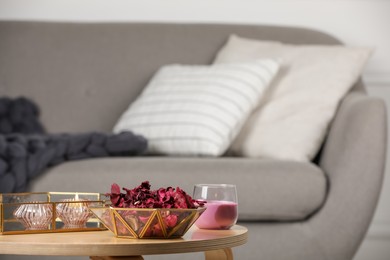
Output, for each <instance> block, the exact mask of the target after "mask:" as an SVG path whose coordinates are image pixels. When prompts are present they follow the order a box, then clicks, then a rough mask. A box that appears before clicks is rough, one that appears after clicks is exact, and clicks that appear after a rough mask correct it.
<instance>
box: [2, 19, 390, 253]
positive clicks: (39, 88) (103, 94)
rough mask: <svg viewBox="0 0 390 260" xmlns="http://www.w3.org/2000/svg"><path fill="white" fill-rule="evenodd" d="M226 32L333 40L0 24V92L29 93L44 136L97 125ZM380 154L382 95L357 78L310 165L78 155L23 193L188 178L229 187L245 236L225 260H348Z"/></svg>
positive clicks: (166, 27)
mask: <svg viewBox="0 0 390 260" xmlns="http://www.w3.org/2000/svg"><path fill="white" fill-rule="evenodd" d="M231 33H235V34H238V35H241V36H243V37H248V38H255V39H266V40H276V41H282V42H286V43H293V44H331V45H332V44H341V42H340V41H338V40H337V39H335V38H334V37H332V36H330V35H328V34H325V33H322V32H318V31H314V30H309V29H303V28H288V27H273V26H255V25H253V26H252V25H229V24H225V25H216V24H141V23H122V24H116V23H106V24H98V23H84V24H83V23H81V24H78V23H44V22H0V39H1V41H0V95H2V96H3V95H5V96H11V97H16V96H20V95H23V96H26V97H29V98H31V99H33V100H34V101H35V102H36V103H38V104H39V106H40V108H41V112H42V114H41V119H42V121H43V123H44V125H45V126H46V127H47V130H48V131H49V132H52V133H59V132H68V133H77V132H89V131H107V132H108V131H111V130H112V127H113V125H114V124H115V122H116V120H118V118H119V116H120V115H121V114H122V112H123V111H124V110H125V109H126V108H127V106H128V105H129V104H130V103H131V102H132V101H133V100H134V99H135V98H136V97H137V95H138V94H139V93H140V92H141V90H142V88H143V87H144V86H145V85H146V84H147V82H148V80H149V79H150V78H151V76H152V75H153V73H154V72H156V70H157V69H158V68H159V67H160V66H162V65H165V64H170V63H182V64H209V63H211V62H212V60H213V59H214V56H215V54H216V53H217V51H218V49H219V48H220V47H221V46H222V45H223V44H224V43H225V41H226V40H227V37H228V35H229V34H231ZM385 150H386V110H385V107H384V103H383V101H381V100H379V99H376V98H372V97H369V96H367V94H366V92H365V90H364V84H363V83H362V81H359V82H358V83H357V84H356V86H354V88H353V90H352V91H351V92H350V93H349V94H348V95H347V96H346V97H345V98H344V99H343V101H342V103H341V104H340V106H339V108H338V112H337V115H336V117H335V118H334V120H333V122H332V124H331V126H330V129H329V133H328V135H327V138H326V141H325V143H324V144H323V147H322V149H321V152H320V153H319V154H318V156H317V158H316V160H315V161H314V162H312V163H300V162H292V161H277V160H269V159H268V160H265V159H260V158H259V159H254V158H239V157H221V158H200V157H199V158H198V157H192V158H190V157H180V158H173V157H167V156H160V157H151V156H145V157H127V158H125V157H121V158H103V159H89V160H80V161H73V162H67V163H63V164H60V165H59V166H56V167H54V168H51V169H49V170H47V171H46V172H44V173H43V174H42V175H41V176H40V177H38V178H37V179H35V180H34V181H33V182H32V184H31V190H32V191H94V192H107V191H108V190H109V187H110V185H111V183H113V182H116V183H118V184H120V185H122V186H126V187H133V186H136V185H138V184H139V183H140V182H141V181H143V180H149V181H150V182H151V184H152V186H153V187H155V188H157V187H160V186H170V185H172V186H180V187H182V188H184V189H185V190H187V191H190V192H191V191H192V187H193V185H194V184H195V183H234V184H236V185H237V188H238V196H239V221H240V224H241V225H245V226H246V227H248V229H249V242H248V243H247V244H246V245H244V246H241V247H238V248H235V249H234V255H235V257H236V259H289V260H292V259H316V260H320V259H332V260H337V259H340V260H346V259H352V258H353V256H354V253H355V252H356V250H357V249H358V247H359V245H360V243H361V241H362V239H363V238H364V236H365V233H366V231H367V228H368V226H369V224H370V221H371V219H372V216H373V213H374V211H375V208H376V203H377V200H378V196H379V193H380V189H381V183H382V178H383V172H384V162H385ZM169 257H174V256H169ZM176 257H177V259H181V258H182V257H183V256H180V255H177V256H176ZM196 257H198V258H199V257H201V255H200V256H199V254H197V255H196V254H195V255H194V258H196ZM155 258H158V259H163V257H155ZM0 259H15V257H11V256H1V257H0ZM40 259H42V258H40ZM146 259H148V258H146Z"/></svg>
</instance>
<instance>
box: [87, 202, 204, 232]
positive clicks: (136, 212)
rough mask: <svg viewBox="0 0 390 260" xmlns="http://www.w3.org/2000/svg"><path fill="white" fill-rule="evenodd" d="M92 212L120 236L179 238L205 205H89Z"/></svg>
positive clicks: (202, 210)
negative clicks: (126, 206) (182, 206)
mask: <svg viewBox="0 0 390 260" xmlns="http://www.w3.org/2000/svg"><path fill="white" fill-rule="evenodd" d="M90 210H91V211H92V212H93V214H94V215H95V216H96V217H97V218H98V219H99V220H100V221H101V222H102V223H103V224H104V225H105V226H106V227H107V228H108V229H109V230H111V231H112V232H113V233H114V234H115V235H116V236H117V237H124V238H179V237H182V236H183V235H184V234H185V233H186V232H187V231H188V229H189V228H190V227H191V226H192V225H193V224H194V223H195V221H196V220H197V219H198V218H199V216H200V215H201V214H202V213H203V212H204V211H205V210H206V208H204V207H202V208H198V209H166V208H163V209H154V208H152V209H149V208H148V209H144V208H113V207H110V206H106V207H90Z"/></svg>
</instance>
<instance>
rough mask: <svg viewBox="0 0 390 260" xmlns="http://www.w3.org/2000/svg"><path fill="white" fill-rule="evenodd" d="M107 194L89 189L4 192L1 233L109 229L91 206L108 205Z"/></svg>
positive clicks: (2, 197) (0, 216) (0, 215)
mask: <svg viewBox="0 0 390 260" xmlns="http://www.w3.org/2000/svg"><path fill="white" fill-rule="evenodd" d="M103 198H105V197H104V195H102V194H100V193H87V192H33V193H5V194H0V234H2V235H10V234H25V233H48V232H76V231H93V230H95V231H96V230H105V229H106V228H105V226H104V225H102V224H101V223H100V221H99V220H98V218H96V217H95V216H94V215H93V214H92V212H91V211H90V210H89V207H101V206H104V205H105V200H104V199H103Z"/></svg>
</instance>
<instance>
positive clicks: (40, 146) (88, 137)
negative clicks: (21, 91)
mask: <svg viewBox="0 0 390 260" xmlns="http://www.w3.org/2000/svg"><path fill="white" fill-rule="evenodd" d="M146 147H147V141H146V139H145V138H143V137H142V136H139V135H135V134H133V133H132V132H122V133H119V134H108V133H99V132H90V133H81V134H48V133H46V131H45V130H44V127H43V125H42V124H41V123H40V121H39V108H38V106H37V105H36V104H35V103H33V102H32V101H31V100H29V99H26V98H16V99H10V98H0V193H9V192H24V191H26V190H27V189H28V184H29V182H30V180H32V179H34V178H35V177H37V176H38V175H40V174H41V173H43V172H44V171H45V170H46V169H47V168H48V167H52V166H54V165H58V164H60V163H62V162H65V161H71V160H81V159H86V158H97V157H109V156H136V155H141V154H142V153H143V152H144V151H145V150H146Z"/></svg>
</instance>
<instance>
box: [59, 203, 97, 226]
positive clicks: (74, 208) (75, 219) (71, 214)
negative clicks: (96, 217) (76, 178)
mask: <svg viewBox="0 0 390 260" xmlns="http://www.w3.org/2000/svg"><path fill="white" fill-rule="evenodd" d="M88 204H89V203H88V200H82V199H77V198H74V199H65V200H62V202H61V203H58V204H57V207H56V209H57V215H58V217H59V218H60V219H61V220H62V222H64V227H63V228H85V227H86V226H87V221H88V219H89V218H90V217H91V216H92V213H91V212H90V211H89V208H88Z"/></svg>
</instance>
